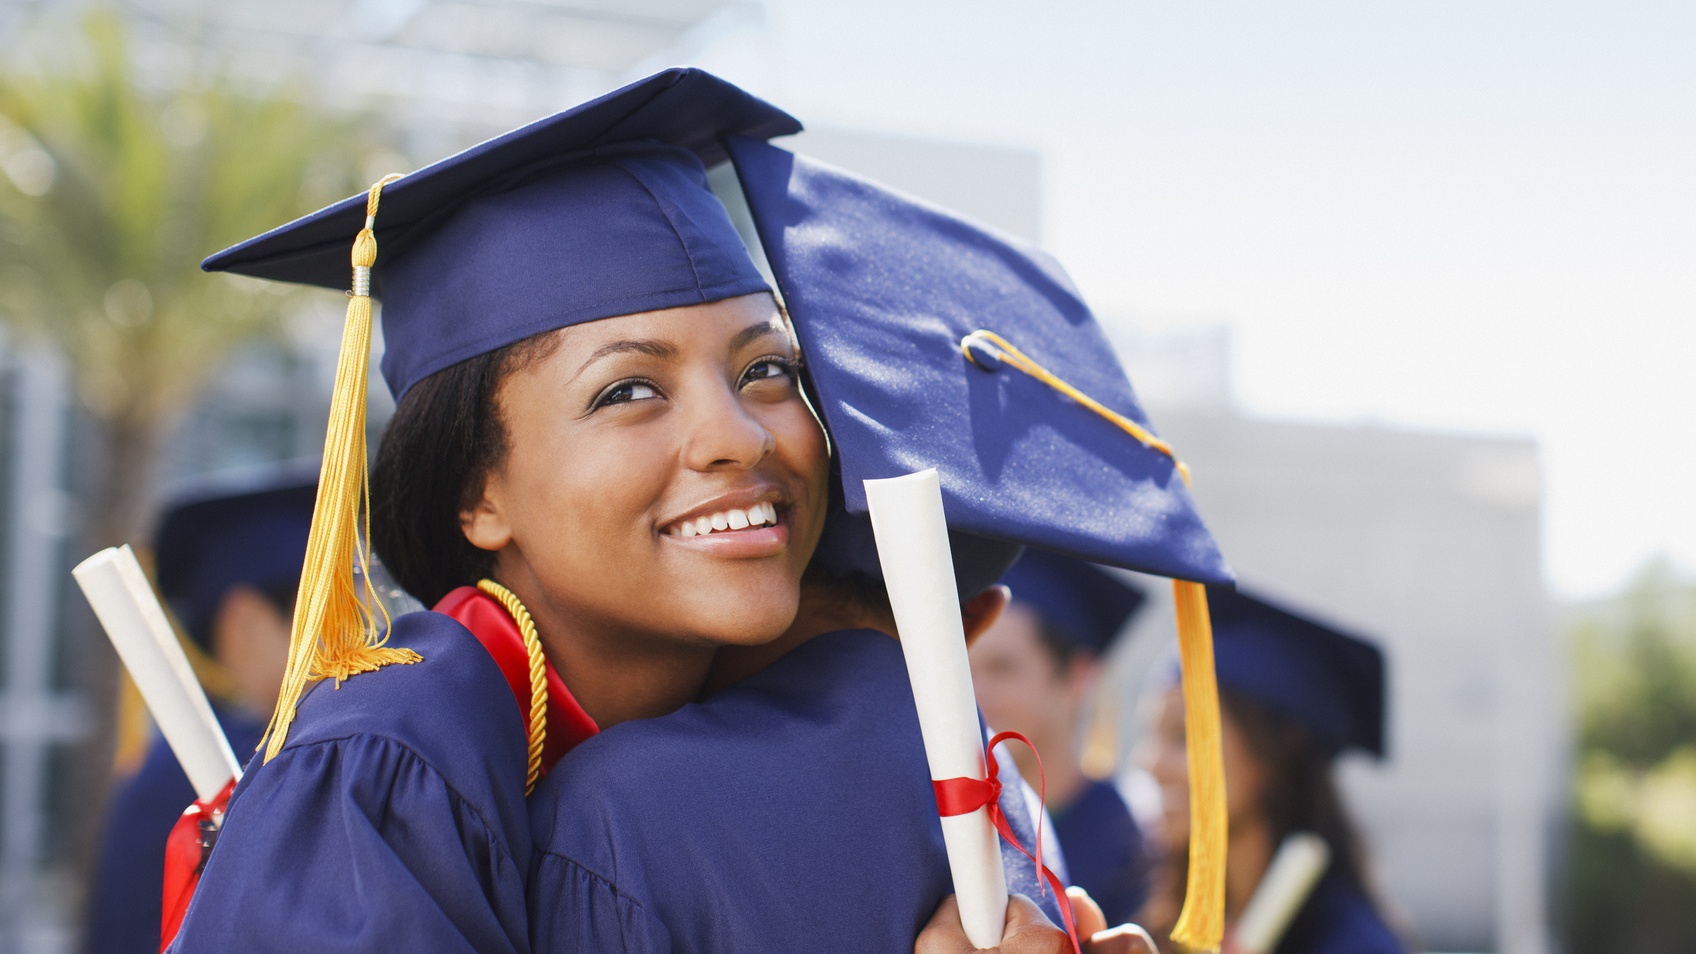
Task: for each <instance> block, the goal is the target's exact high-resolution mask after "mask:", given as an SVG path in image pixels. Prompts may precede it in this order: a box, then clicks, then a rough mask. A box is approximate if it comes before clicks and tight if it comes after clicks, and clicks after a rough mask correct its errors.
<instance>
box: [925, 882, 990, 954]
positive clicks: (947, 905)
mask: <svg viewBox="0 0 1696 954" xmlns="http://www.w3.org/2000/svg"><path fill="white" fill-rule="evenodd" d="M975 950H977V949H976V948H974V947H972V942H971V941H968V940H967V939H966V929H965V928H964V927H962V926H961V924H960V903H959V902H958V901H956V900H954V896H953V895H949V896H948V897H946V898H944V899H943V900H942V903H941V904H939V905H937V908H936V913H935V914H933V915H931V916H930V921H929V922H928V923H927V924H925V928H924V930H922V931H920V932H919V939H918V940H917V941H915V942H913V954H970V952H972V951H975Z"/></svg>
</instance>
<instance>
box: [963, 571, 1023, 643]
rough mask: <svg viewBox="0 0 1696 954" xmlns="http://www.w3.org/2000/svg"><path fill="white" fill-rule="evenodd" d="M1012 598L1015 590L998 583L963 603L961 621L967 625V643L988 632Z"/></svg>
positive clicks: (973, 641) (975, 640)
mask: <svg viewBox="0 0 1696 954" xmlns="http://www.w3.org/2000/svg"><path fill="white" fill-rule="evenodd" d="M1012 600H1013V591H1012V590H1010V589H1008V588H1007V587H1005V586H1001V585H999V584H997V585H995V586H992V587H990V588H989V589H987V590H984V591H983V592H982V593H979V594H978V595H976V596H974V597H972V598H971V599H969V600H967V601H966V602H965V603H963V604H961V606H960V622H962V623H964V624H965V626H966V645H967V646H970V645H972V644H973V643H975V642H977V641H978V637H979V636H982V635H983V634H984V633H986V632H988V631H989V628H990V627H991V626H994V625H995V621H996V620H998V619H1000V618H1001V611H1002V610H1004V609H1006V608H1007V604H1008V603H1010V602H1012Z"/></svg>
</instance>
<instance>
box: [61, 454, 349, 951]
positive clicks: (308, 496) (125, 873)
mask: <svg viewBox="0 0 1696 954" xmlns="http://www.w3.org/2000/svg"><path fill="white" fill-rule="evenodd" d="M317 491H318V468H317V465H316V464H315V463H314V464H313V465H312V466H310V467H293V466H283V467H268V468H264V469H262V470H244V471H242V472H240V473H239V474H237V473H231V474H227V475H220V476H215V477H211V478H204V479H200V480H196V481H194V482H193V483H190V484H186V485H184V486H182V487H180V488H178V489H177V490H176V491H174V492H172V493H170V494H169V495H168V496H167V499H166V502H165V504H164V505H163V507H162V508H161V514H160V520H159V526H158V529H157V530H156V532H155V533H154V536H153V553H154V568H155V573H154V575H155V578H156V580H157V582H158V587H159V591H160V593H161V594H162V595H163V596H164V597H165V600H166V602H167V603H168V604H169V605H170V608H171V611H172V613H173V614H175V616H176V618H177V620H178V622H179V623H181V625H182V629H183V631H184V632H185V633H186V634H187V635H188V638H189V643H190V645H189V647H188V650H189V657H190V659H191V660H193V662H194V665H195V669H196V674H197V675H198V676H199V677H200V679H201V682H202V683H203V684H204V685H205V686H206V689H207V694H208V695H209V696H210V697H211V699H212V707H213V711H214V712H216V713H217V716H218V722H219V724H221V725H222V726H223V728H224V734H225V735H227V736H228V737H229V739H230V747H231V748H232V749H234V750H235V753H236V757H237V758H238V759H242V760H243V761H245V760H246V759H247V757H248V756H250V755H252V754H253V751H254V747H255V746H257V745H258V744H259V737H260V735H261V734H262V733H263V732H264V731H265V720H266V718H267V717H268V715H269V713H270V711H271V709H272V708H273V707H274V706H275V705H276V703H277V688H278V686H279V685H280V684H281V683H282V679H283V667H284V664H285V663H286V661H287V659H288V648H289V616H290V614H291V613H292V612H293V611H294V598H295V588H296V587H297V586H298V585H299V583H300V567H301V563H302V561H303V560H304V558H305V555H306V535H307V530H308V529H309V527H310V526H311V523H312V502H313V499H314V497H315V496H316V494H317ZM193 801H194V789H193V787H192V786H190V785H189V781H188V777H187V776H186V775H184V774H183V770H182V768H181V767H180V766H179V765H178V764H177V759H176V756H174V755H173V754H172V753H171V748H170V746H168V745H166V744H165V740H164V739H163V738H162V737H160V736H159V735H158V734H157V733H153V735H152V737H151V739H150V741H149V744H148V748H147V751H146V755H145V756H144V757H143V759H142V761H141V764H140V766H139V768H138V769H137V770H136V771H135V774H134V775H132V776H130V777H129V778H128V779H127V780H124V781H123V782H122V783H121V784H120V786H119V787H118V788H117V790H116V792H115V793H114V796H113V799H112V803H111V807H110V810H109V811H108V814H107V817H106V823H105V835H104V841H103V843H102V846H101V850H100V862H99V868H98V869H97V872H96V877H95V882H94V890H93V893H92V894H91V896H90V899H89V908H88V934H87V938H86V942H87V950H88V951H89V952H90V954H128V952H135V954H143V952H146V954H152V952H154V951H157V950H158V949H159V927H160V924H159V922H160V909H161V904H162V895H163V890H164V886H163V872H164V857H165V838H166V836H167V835H169V834H170V831H171V826H172V825H173V824H174V823H175V822H176V820H177V818H178V816H180V815H182V813H183V810H184V809H185V808H187V807H188V806H189V805H190V803H192V802H193Z"/></svg>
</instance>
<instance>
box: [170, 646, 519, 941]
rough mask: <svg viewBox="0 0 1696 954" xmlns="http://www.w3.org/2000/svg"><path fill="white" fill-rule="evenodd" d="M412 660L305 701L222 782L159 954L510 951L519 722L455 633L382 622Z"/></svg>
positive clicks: (318, 689) (485, 659) (501, 688)
mask: <svg viewBox="0 0 1696 954" xmlns="http://www.w3.org/2000/svg"><path fill="white" fill-rule="evenodd" d="M391 645H397V646H408V647H411V648H413V649H415V650H417V651H418V652H419V653H420V654H421V655H422V656H423V657H424V658H423V661H422V662H419V663H415V664H413V665H409V666H407V665H397V666H387V667H385V668H383V669H379V670H377V671H376V672H372V673H365V674H362V675H359V676H356V677H354V678H352V679H349V680H347V681H346V682H345V683H343V684H342V686H341V687H340V688H339V689H338V688H336V686H335V685H334V684H333V683H332V682H329V681H325V682H321V683H319V684H318V685H316V686H314V687H313V688H312V689H311V690H309V691H308V693H307V694H306V696H305V697H304V698H303V699H302V701H301V705H300V709H299V714H298V716H297V718H296V720H295V723H294V726H293V727H292V728H291V729H290V732H289V739H288V744H287V745H285V746H284V748H283V750H282V751H281V752H280V753H278V755H277V756H276V757H275V758H273V759H272V760H271V761H270V762H266V763H260V762H259V761H257V760H256V761H255V762H254V763H252V765H251V766H250V770H249V771H248V773H247V774H246V775H245V776H244V777H243V779H242V781H241V784H240V785H239V786H237V788H236V792H235V795H234V797H233V799H232V801H231V806H230V811H229V814H228V815H227V816H226V818H225V822H224V827H223V831H222V832H221V833H220V835H219V839H218V844H217V847H216V848H214V849H213V851H212V857H211V859H210V861H209V862H208V864H207V866H206V872H205V875H204V876H203V877H202V879H201V882H200V887H199V889H198V890H197V892H196V894H195V899H194V903H193V904H192V905H191V907H190V908H189V912H188V916H187V917H186V918H185V919H184V922H183V928H182V931H181V932H180V933H179V934H178V936H177V941H176V943H175V944H174V945H173V947H172V950H174V951H178V952H182V954H192V952H200V951H205V952H209V954H210V952H227V951H247V952H268V951H276V952H279V954H280V952H285V951H286V952H296V954H298V952H301V951H309V952H313V954H331V952H340V951H347V952H355V951H358V952H367V951H408V952H443V954H446V952H472V951H476V952H484V954H491V952H503V951H509V952H523V951H527V950H528V949H529V945H528V940H527V933H528V930H527V925H526V920H525V910H524V869H525V866H526V865H527V863H528V860H529V857H530V844H531V842H530V835H529V825H528V822H527V819H526V816H525V806H524V767H525V740H524V725H523V720H522V717H521V716H520V714H519V712H518V707H517V706H516V705H514V704H513V700H512V692H511V690H510V689H509V688H508V687H507V684H506V680H505V679H504V678H502V676H501V673H500V670H499V668H498V667H496V665H495V663H494V661H493V660H492V659H490V658H489V655H488V653H487V652H485V651H484V650H483V647H482V646H481V645H480V644H479V643H478V642H477V640H476V637H474V636H472V635H471V633H470V632H468V631H467V630H466V629H465V628H464V627H462V626H460V625H459V624H458V623H457V622H455V621H453V620H452V619H450V618H448V617H446V616H443V615H441V614H439V613H429V612H420V613H411V614H408V615H405V616H402V617H400V618H398V619H396V620H395V622H394V628H393V633H392V642H391Z"/></svg>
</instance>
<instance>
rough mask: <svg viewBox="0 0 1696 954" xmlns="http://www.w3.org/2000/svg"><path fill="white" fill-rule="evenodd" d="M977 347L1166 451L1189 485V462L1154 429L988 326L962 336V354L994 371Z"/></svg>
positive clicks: (1186, 484) (1148, 443) (1156, 448)
mask: <svg viewBox="0 0 1696 954" xmlns="http://www.w3.org/2000/svg"><path fill="white" fill-rule="evenodd" d="M974 347H978V348H982V349H984V350H985V351H988V352H990V353H992V354H993V355H994V356H995V357H996V359H998V360H999V361H1001V362H1002V363H1003V364H1007V365H1011V366H1012V367H1014V368H1016V369H1018V370H1020V371H1023V372H1024V373H1026V374H1028V375H1030V376H1031V377H1033V378H1036V379H1037V380H1038V381H1041V382H1042V383H1043V384H1046V385H1048V386H1049V387H1051V388H1053V389H1054V390H1056V391H1059V392H1060V393H1061V394H1064V395H1066V396H1067V397H1069V398H1071V399H1072V400H1074V401H1076V402H1078V403H1079V404H1082V405H1083V406H1084V407H1086V408H1089V409H1090V410H1092V411H1094V412H1095V413H1097V414H1099V415H1101V416H1102V417H1104V418H1106V419H1107V420H1108V421H1111V422H1112V423H1113V424H1114V425H1116V426H1117V427H1118V428H1119V429H1120V430H1122V431H1124V432H1125V433H1127V434H1129V435H1131V436H1132V437H1134V438H1136V439H1137V441H1138V442H1140V443H1141V444H1142V445H1143V446H1144V447H1147V448H1149V449H1151V450H1157V451H1159V452H1160V453H1162V454H1165V455H1166V456H1167V457H1170V458H1172V463H1173V464H1175V465H1177V468H1178V475H1179V476H1180V477H1182V478H1184V486H1186V487H1188V486H1189V483H1190V469H1189V465H1187V464H1185V463H1184V462H1183V461H1181V460H1179V459H1178V455H1177V453H1176V452H1174V451H1173V450H1172V445H1171V444H1168V443H1166V442H1165V441H1163V440H1161V439H1160V438H1158V437H1155V436H1154V434H1153V432H1151V431H1150V430H1149V429H1148V428H1146V427H1143V426H1142V425H1141V424H1138V423H1137V422H1136V421H1133V420H1131V419H1130V418H1128V417H1126V416H1125V415H1123V414H1120V413H1119V412H1117V411H1115V410H1113V409H1112V408H1109V407H1107V406H1106V405H1104V404H1102V403H1101V402H1100V401H1097V400H1096V399H1095V398H1092V397H1090V396H1089V395H1087V394H1085V393H1084V392H1082V391H1080V390H1078V389H1077V388H1075V387H1073V386H1072V385H1071V384H1069V383H1067V382H1066V380H1065V379H1064V378H1061V377H1060V376H1059V375H1057V374H1055V373H1054V372H1052V371H1050V370H1048V369H1047V368H1045V367H1043V366H1042V365H1040V364H1037V363H1036V362H1035V361H1033V360H1031V358H1030V356H1029V355H1027V354H1025V353H1024V352H1023V351H1020V350H1019V349H1018V348H1015V347H1014V346H1013V344H1012V343H1011V342H1009V341H1008V340H1007V339H1006V338H1003V337H1001V336H1000V335H998V334H996V333H995V332H993V331H990V330H988V329H985V328H979V329H978V330H976V331H974V332H972V333H971V334H969V335H967V336H965V337H964V338H961V339H960V353H961V354H963V355H965V356H966V360H967V361H970V362H971V363H973V364H975V365H977V366H978V367H980V368H983V369H984V370H986V371H993V370H995V369H994V368H991V367H989V366H987V365H985V364H983V362H981V361H979V360H978V356H977V355H975V354H973V353H972V349H973V348H974Z"/></svg>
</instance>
